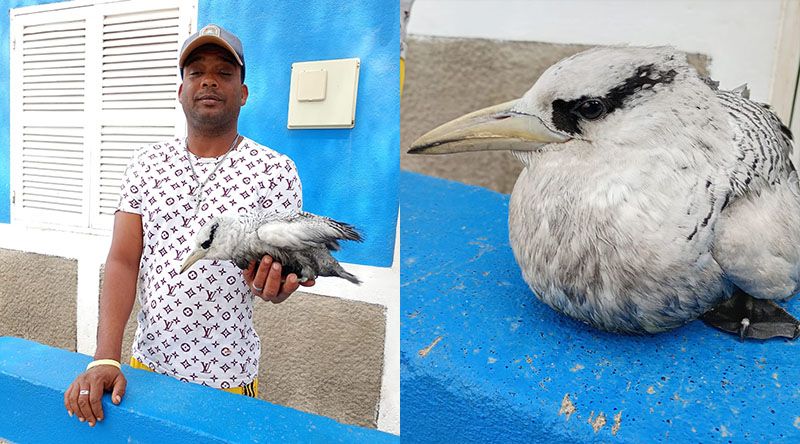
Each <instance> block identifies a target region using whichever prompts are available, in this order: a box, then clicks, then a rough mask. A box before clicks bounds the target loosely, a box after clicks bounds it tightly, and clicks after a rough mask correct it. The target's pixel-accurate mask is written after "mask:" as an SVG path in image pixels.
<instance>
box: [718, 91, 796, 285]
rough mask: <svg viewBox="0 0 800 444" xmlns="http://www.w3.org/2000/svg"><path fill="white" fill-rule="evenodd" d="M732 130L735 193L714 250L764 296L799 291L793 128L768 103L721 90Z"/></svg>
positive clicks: (735, 277)
mask: <svg viewBox="0 0 800 444" xmlns="http://www.w3.org/2000/svg"><path fill="white" fill-rule="evenodd" d="M718 96H719V97H720V100H721V102H722V103H723V105H724V106H725V107H726V108H727V109H726V110H727V111H728V116H729V123H730V124H731V127H732V129H733V132H734V145H735V146H734V149H735V150H736V156H737V157H736V159H737V160H736V162H735V164H734V165H733V166H732V168H731V170H730V172H729V174H730V176H729V178H730V185H731V192H730V195H729V196H728V198H726V205H725V206H724V207H723V208H722V210H721V213H720V216H719V219H718V220H717V223H716V227H715V239H714V246H713V250H712V254H713V256H714V259H715V260H716V261H717V263H719V264H720V266H721V267H722V269H723V270H724V272H725V276H726V277H727V278H728V279H729V280H730V281H731V282H732V283H734V284H735V285H736V286H738V287H739V288H741V289H742V290H744V291H745V292H747V293H749V294H751V295H752V296H755V297H757V298H763V299H774V298H786V297H790V296H792V295H793V294H794V292H796V291H798V290H800V224H798V222H797V218H798V214H800V185H798V176H797V172H796V171H795V168H794V166H793V165H792V163H791V161H790V155H791V153H792V140H791V133H790V132H789V130H788V129H787V128H786V127H785V126H784V125H783V124H782V123H781V122H780V120H779V119H778V118H777V117H776V116H775V115H774V114H773V113H772V112H771V111H770V110H769V109H768V108H766V107H764V106H761V105H759V104H758V103H755V102H752V101H750V100H747V99H745V98H743V97H741V96H739V95H736V94H733V93H724V92H721V93H719V95H718Z"/></svg>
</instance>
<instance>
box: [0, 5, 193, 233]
mask: <svg viewBox="0 0 800 444" xmlns="http://www.w3.org/2000/svg"><path fill="white" fill-rule="evenodd" d="M87 3H88V2H85V1H82V2H80V3H77V2H63V3H59V4H57V5H54V6H42V7H41V9H42V10H41V11H39V10H37V9H36V8H38V7H28V8H21V9H19V10H13V11H12V16H11V36H12V48H11V49H12V51H11V129H12V131H11V134H12V136H11V146H12V147H11V176H12V190H13V196H14V197H13V205H12V219H13V220H14V221H21V222H23V223H25V224H27V225H39V226H41V225H46V226H54V227H63V228H68V229H70V230H73V229H75V230H79V231H82V230H89V231H94V230H98V229H99V230H108V229H110V228H111V226H112V216H113V213H114V210H115V209H116V205H117V199H118V195H119V187H120V184H121V179H122V175H123V172H124V170H125V167H126V166H127V164H128V163H129V161H130V159H131V158H132V155H133V152H134V151H135V150H136V149H137V148H139V147H141V146H142V145H145V144H151V143H155V142H158V141H162V140H166V139H171V138H174V137H176V136H183V135H184V134H185V121H184V118H183V113H182V111H181V109H180V106H179V103H178V101H177V89H178V86H179V82H180V76H179V73H178V70H177V58H178V51H179V49H180V45H181V44H182V42H183V40H184V39H185V38H186V37H188V36H189V35H190V34H191V32H193V30H194V28H195V25H194V23H195V18H194V15H195V14H196V1H194V0H187V1H179V0H166V1H159V2H153V1H147V0H137V1H121V2H114V3H105V2H103V3H100V4H97V5H92V4H87ZM59 8H61V9H59ZM15 12H17V13H16V14H15Z"/></svg>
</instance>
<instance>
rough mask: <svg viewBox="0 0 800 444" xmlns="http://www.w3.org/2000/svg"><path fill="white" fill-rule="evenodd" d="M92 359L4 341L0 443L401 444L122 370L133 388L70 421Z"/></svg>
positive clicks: (283, 409) (360, 430)
mask: <svg viewBox="0 0 800 444" xmlns="http://www.w3.org/2000/svg"><path fill="white" fill-rule="evenodd" d="M90 360H91V358H89V357H88V356H85V355H81V354H77V353H71V352H68V351H65V350H60V349H56V348H52V347H48V346H46V345H42V344H39V343H36V342H31V341H27V340H24V339H19V338H12V337H2V338H0V411H2V414H1V415H0V438H3V439H6V440H10V441H12V442H16V443H29V442H31V443H50V442H62V443H71V442H75V443H78V442H80V443H91V442H97V443H114V442H136V443H165V442H170V443H184V442H185V443H189V442H190V443H222V442H234V443H256V442H286V443H295V442H298V443H305V442H319V443H330V442H346V443H358V442H364V443H397V442H399V441H400V439H399V437H397V436H394V435H390V434H386V433H382V432H379V431H376V430H370V429H364V428H360V427H354V426H348V425H344V424H340V423H338V422H336V421H334V420H332V419H330V418H325V417H322V416H317V415H312V414H308V413H303V412H300V411H297V410H293V409H290V408H287V407H281V406H277V405H273V404H270V403H267V402H264V401H260V400H256V399H252V398H247V397H245V396H242V395H234V394H230V393H225V392H222V391H219V390H215V389H210V388H207V387H201V386H199V385H194V384H188V383H182V382H179V381H177V380H175V379H172V378H169V377H166V376H161V375H157V374H154V373H150V372H146V371H144V370H135V369H133V368H131V367H128V366H124V367H123V371H124V372H125V376H126V377H127V379H128V388H127V392H126V394H125V396H124V397H123V398H122V403H121V404H120V405H119V406H115V405H114V404H112V403H111V398H110V395H109V394H106V395H105V397H104V398H103V411H104V412H106V416H105V419H104V420H103V421H102V422H98V423H97V424H96V425H95V427H94V428H90V427H89V426H88V425H86V423H80V422H78V421H77V419H75V418H74V417H73V418H70V417H69V416H68V415H67V412H66V410H65V409H64V391H65V390H66V388H67V387H68V386H69V384H70V382H72V379H73V378H74V377H75V376H76V375H77V374H78V373H80V372H81V371H82V370H83V368H85V367H86V364H87V363H88V362H89V361H90Z"/></svg>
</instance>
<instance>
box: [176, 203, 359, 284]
mask: <svg viewBox="0 0 800 444" xmlns="http://www.w3.org/2000/svg"><path fill="white" fill-rule="evenodd" d="M340 240H352V241H358V242H360V241H361V235H360V234H359V233H358V231H357V230H356V229H355V228H354V227H353V226H351V225H348V224H345V223H342V222H338V221H335V220H333V219H330V218H327V217H323V216H317V215H315V214H311V213H306V212H287V213H272V212H269V213H268V212H261V213H247V214H242V215H240V216H239V217H216V218H214V219H213V220H212V221H211V222H210V223H208V224H207V225H206V226H204V227H203V228H202V229H201V230H200V232H199V233H198V234H197V237H196V238H195V243H196V246H195V250H194V252H200V253H198V254H200V255H201V256H200V257H202V258H203V259H222V260H232V261H233V262H234V263H235V264H236V266H238V267H239V268H242V269H245V268H247V267H248V265H249V264H250V262H251V261H254V260H260V259H261V258H262V257H263V256H264V255H270V256H272V258H273V259H274V260H275V261H277V262H280V263H281V264H282V266H283V274H289V273H295V274H297V276H298V278H299V279H300V280H301V281H304V280H306V279H316V278H317V277H318V276H334V277H340V278H343V279H347V280H348V281H350V282H353V283H355V284H358V283H360V281H359V280H358V278H356V277H355V276H354V275H352V274H350V273H348V272H347V271H345V270H344V269H343V268H342V266H341V265H340V264H339V262H338V261H336V259H335V258H334V257H333V256H331V254H330V252H331V251H336V250H338V249H339V241H340ZM194 252H193V254H192V256H190V258H192V257H193V255H194ZM188 261H189V260H188V259H187V262H188ZM189 264H191V263H189Z"/></svg>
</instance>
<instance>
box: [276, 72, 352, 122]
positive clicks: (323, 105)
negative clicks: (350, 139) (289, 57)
mask: <svg viewBox="0 0 800 444" xmlns="http://www.w3.org/2000/svg"><path fill="white" fill-rule="evenodd" d="M360 67H361V60H360V59H358V58H354V59H338V60H320V61H314V62H297V63H292V81H291V86H290V88H289V118H288V124H287V126H288V128H289V129H299V128H302V129H312V128H352V127H353V126H355V115H356V98H357V96H358V74H359V71H360Z"/></svg>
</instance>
